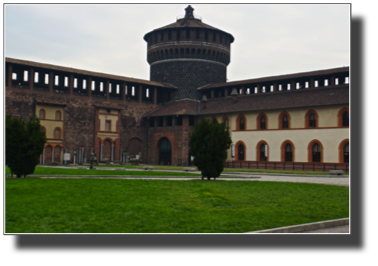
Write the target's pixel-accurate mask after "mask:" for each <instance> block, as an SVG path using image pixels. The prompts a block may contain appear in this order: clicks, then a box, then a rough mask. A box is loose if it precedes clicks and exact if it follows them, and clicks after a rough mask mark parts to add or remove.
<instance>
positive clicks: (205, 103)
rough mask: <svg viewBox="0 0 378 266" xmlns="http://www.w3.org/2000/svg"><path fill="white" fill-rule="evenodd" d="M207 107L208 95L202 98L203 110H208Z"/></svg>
mask: <svg viewBox="0 0 378 266" xmlns="http://www.w3.org/2000/svg"><path fill="white" fill-rule="evenodd" d="M206 107H207V97H206V95H203V96H202V101H201V109H206Z"/></svg>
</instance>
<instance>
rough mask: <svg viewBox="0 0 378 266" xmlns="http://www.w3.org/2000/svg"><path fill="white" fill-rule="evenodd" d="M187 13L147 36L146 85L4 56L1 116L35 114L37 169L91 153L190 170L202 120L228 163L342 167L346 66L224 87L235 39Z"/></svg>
mask: <svg viewBox="0 0 378 266" xmlns="http://www.w3.org/2000/svg"><path fill="white" fill-rule="evenodd" d="M193 11H194V10H193V8H192V7H191V6H188V7H187V8H186V9H185V16H184V17H183V18H179V19H177V21H176V22H175V23H172V24H169V25H167V26H164V27H161V28H157V29H155V30H153V31H151V32H149V33H147V34H145V36H144V40H145V41H146V42H147V61H148V63H149V64H150V80H141V79H135V78H129V77H125V76H117V75H110V74H103V73H96V72H91V71H86V70H79V69H73V68H69V67H62V66H56V65H49V64H44V63H38V62H31V61H25V60H19V59H12V58H6V59H5V63H6V68H5V70H6V77H5V79H6V112H7V113H8V112H10V113H12V114H13V115H14V116H23V117H28V116H30V115H36V116H37V117H39V119H40V121H41V125H42V126H43V128H44V130H45V132H46V137H47V143H46V145H45V149H44V152H43V154H42V155H41V158H40V162H41V163H43V164H49V163H63V154H64V153H69V154H71V158H70V161H69V162H70V163H79V164H81V163H88V162H89V154H90V153H91V152H92V151H93V152H94V153H95V154H96V155H97V156H96V159H97V162H98V163H100V162H120V163H128V162H136V161H138V162H140V163H148V164H164V165H168V164H169V165H190V164H191V154H190V147H189V146H188V143H189V134H190V133H191V132H192V131H193V130H194V128H195V121H196V120H201V119H204V118H206V119H210V120H217V121H219V122H225V124H226V126H227V127H229V128H230V133H231V139H232V142H233V144H232V148H231V149H230V150H229V151H228V152H227V164H230V163H232V164H235V163H236V164H237V165H236V166H237V167H257V168H258V167H260V165H264V166H265V167H266V168H267V167H268V168H269V167H274V168H276V167H277V168H279V167H281V169H285V168H290V169H291V168H292V169H302V168H303V169H310V170H315V168H317V169H319V170H320V169H323V170H326V169H328V168H329V167H333V169H334V168H337V167H339V168H341V169H345V170H348V169H349V168H348V167H349V67H340V68H333V69H325V70H317V71H311V72H303V73H295V74H289V75H281V76H271V77H262V78H254V79H248V80H240V81H233V82H227V78H226V77H227V65H228V64H229V62H230V54H231V44H232V43H233V42H234V37H233V36H232V35H231V34H230V33H227V32H224V31H222V30H220V29H217V28H215V27H212V26H210V25H207V24H205V23H203V22H202V21H201V19H199V18H197V17H196V16H195V15H194V13H193ZM267 165H268V166H267ZM228 166H229V165H228ZM233 166H235V165H233Z"/></svg>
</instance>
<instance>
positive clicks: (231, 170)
mask: <svg viewBox="0 0 378 266" xmlns="http://www.w3.org/2000/svg"><path fill="white" fill-rule="evenodd" d="M97 167H114V168H116V167H120V168H136V169H138V168H139V169H143V165H98V166H97ZM185 167H192V166H165V165H154V169H161V170H182V169H183V168H185ZM194 168H195V169H196V170H198V168H197V167H194ZM223 172H251V173H276V174H296V175H329V172H322V171H300V170H295V171H293V170H270V169H246V168H224V171H223ZM344 175H349V173H344Z"/></svg>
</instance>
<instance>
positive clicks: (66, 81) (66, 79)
mask: <svg viewBox="0 0 378 266" xmlns="http://www.w3.org/2000/svg"><path fill="white" fill-rule="evenodd" d="M64 87H68V77H64Z"/></svg>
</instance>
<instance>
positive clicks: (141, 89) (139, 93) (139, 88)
mask: <svg viewBox="0 0 378 266" xmlns="http://www.w3.org/2000/svg"><path fill="white" fill-rule="evenodd" d="M142 92H143V88H142V85H139V86H138V102H140V103H141V102H142Z"/></svg>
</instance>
